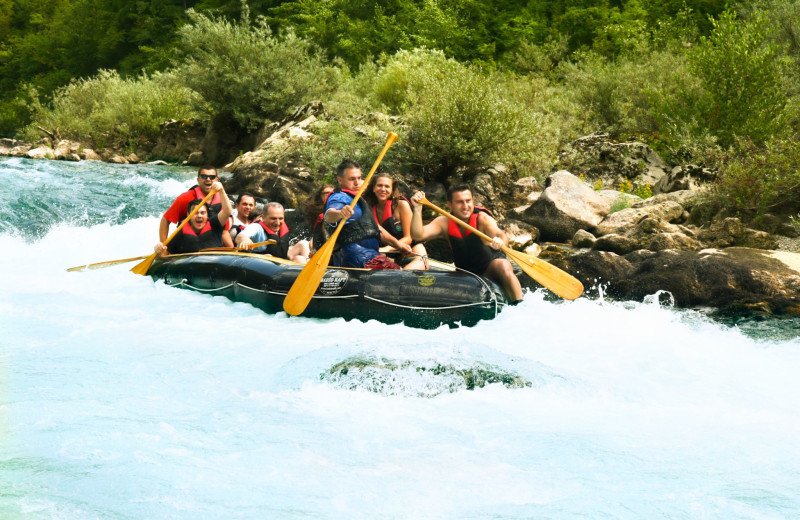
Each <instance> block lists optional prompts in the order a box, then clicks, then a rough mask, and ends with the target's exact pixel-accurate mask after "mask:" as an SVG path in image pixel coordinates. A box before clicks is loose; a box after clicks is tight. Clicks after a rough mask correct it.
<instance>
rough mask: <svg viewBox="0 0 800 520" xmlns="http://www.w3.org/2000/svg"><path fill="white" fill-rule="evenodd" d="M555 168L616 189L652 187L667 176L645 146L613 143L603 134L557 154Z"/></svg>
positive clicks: (576, 142) (662, 164) (660, 161)
mask: <svg viewBox="0 0 800 520" xmlns="http://www.w3.org/2000/svg"><path fill="white" fill-rule="evenodd" d="M556 167H557V168H559V169H564V170H569V171H571V172H573V173H574V174H576V175H583V176H584V177H585V178H586V179H588V180H590V181H593V180H596V179H598V180H600V181H602V184H603V186H607V187H614V188H618V187H619V186H620V184H621V183H622V182H624V181H626V180H627V181H630V182H631V183H633V184H635V185H645V184H649V185H650V186H653V185H654V184H656V183H657V182H658V181H659V179H661V178H662V177H663V176H664V175H666V173H667V169H668V166H667V163H666V162H664V160H663V159H662V158H661V157H660V156H659V155H658V154H657V153H656V152H655V151H654V150H653V149H651V148H650V147H649V146H647V145H646V144H644V143H641V142H637V141H630V142H624V143H614V142H612V141H611V140H610V137H609V135H608V134H606V133H602V132H597V133H594V134H591V135H587V136H584V137H580V138H578V139H576V140H574V141H572V142H571V143H569V144H567V145H566V146H565V147H564V148H563V149H562V150H561V152H559V156H558V161H557V163H556Z"/></svg>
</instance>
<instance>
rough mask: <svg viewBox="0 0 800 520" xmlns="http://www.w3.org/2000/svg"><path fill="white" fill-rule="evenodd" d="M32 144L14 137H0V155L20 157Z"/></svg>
mask: <svg viewBox="0 0 800 520" xmlns="http://www.w3.org/2000/svg"><path fill="white" fill-rule="evenodd" d="M32 147H33V146H32V145H31V144H30V143H26V142H23V141H18V140H16V139H7V138H3V139H0V155H8V156H11V157H22V156H24V155H25V154H27V153H28V150H30V149H31V148H32Z"/></svg>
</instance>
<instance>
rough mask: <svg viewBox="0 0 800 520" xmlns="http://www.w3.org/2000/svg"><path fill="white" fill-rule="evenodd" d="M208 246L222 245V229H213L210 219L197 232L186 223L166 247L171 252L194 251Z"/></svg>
mask: <svg viewBox="0 0 800 520" xmlns="http://www.w3.org/2000/svg"><path fill="white" fill-rule="evenodd" d="M209 247H222V231H221V230H220V229H214V226H212V225H211V221H206V224H205V225H204V226H203V229H201V230H200V233H197V232H196V231H195V230H194V228H193V227H192V226H191V224H188V223H187V224H186V225H185V226H183V227H182V228H181V232H180V233H178V234H177V235H176V236H175V238H174V239H173V240H172V241H171V242H170V243H169V244H168V245H167V249H168V250H169V252H170V253H172V254H177V253H196V252H198V251H200V250H201V249H207V248H209Z"/></svg>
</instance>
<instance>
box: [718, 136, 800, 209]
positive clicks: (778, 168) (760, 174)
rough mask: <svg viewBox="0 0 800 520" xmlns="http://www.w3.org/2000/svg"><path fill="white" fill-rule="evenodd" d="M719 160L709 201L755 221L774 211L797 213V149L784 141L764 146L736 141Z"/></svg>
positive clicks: (799, 166)
mask: <svg viewBox="0 0 800 520" xmlns="http://www.w3.org/2000/svg"><path fill="white" fill-rule="evenodd" d="M736 145H737V146H736V148H734V149H731V150H730V151H729V152H728V153H727V155H726V156H723V157H721V158H720V163H721V164H722V167H721V170H720V179H719V181H718V182H717V183H716V184H715V185H714V187H713V191H712V193H713V201H714V203H715V204H716V206H717V207H718V208H725V209H727V210H728V211H730V212H732V213H734V214H740V215H741V216H743V217H749V218H757V217H759V216H762V215H764V214H765V213H766V212H768V211H770V210H774V209H776V208H792V209H794V210H797V209H800V147H798V146H797V142H796V141H793V140H788V139H772V140H770V141H768V142H767V143H766V144H765V145H764V146H757V145H755V144H753V143H752V142H750V141H738V142H737V143H736Z"/></svg>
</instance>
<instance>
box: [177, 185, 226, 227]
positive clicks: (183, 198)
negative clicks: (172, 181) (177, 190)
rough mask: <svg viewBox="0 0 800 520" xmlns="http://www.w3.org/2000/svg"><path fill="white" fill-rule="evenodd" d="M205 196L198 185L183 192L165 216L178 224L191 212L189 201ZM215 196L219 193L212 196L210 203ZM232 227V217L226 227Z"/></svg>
mask: <svg viewBox="0 0 800 520" xmlns="http://www.w3.org/2000/svg"><path fill="white" fill-rule="evenodd" d="M198 194H199V196H198ZM204 197H205V195H204V194H203V192H201V191H200V189H199V188H197V187H195V188H194V189H190V190H189V191H186V192H183V193H181V194H180V195H178V197H177V198H176V199H175V201H174V202H173V203H172V206H170V207H169V209H168V210H167V211H166V213H164V218H165V219H167V220H168V221H170V222H172V223H173V224H178V223H180V222H183V219H185V218H186V215H188V214H189V203H190V202H192V201H193V200H195V199H202V198H204ZM215 198H217V194H214V197H212V199H211V201H209V203H211V202H213V200H214V199H215ZM206 207H207V206H206ZM187 226H188V224H187ZM230 228H231V222H230V219H228V221H227V222H226V223H225V229H230Z"/></svg>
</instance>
